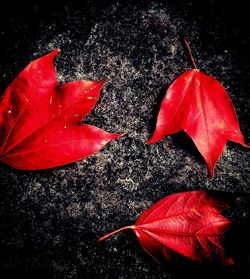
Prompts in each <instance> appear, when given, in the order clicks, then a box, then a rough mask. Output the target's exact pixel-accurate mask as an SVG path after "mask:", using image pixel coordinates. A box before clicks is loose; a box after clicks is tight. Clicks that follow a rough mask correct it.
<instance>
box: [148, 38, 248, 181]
mask: <svg viewBox="0 0 250 279" xmlns="http://www.w3.org/2000/svg"><path fill="white" fill-rule="evenodd" d="M185 42H186V41H185ZM186 45H187V48H188V50H189V52H190V56H191V59H192V61H193V65H194V67H195V69H192V70H190V71H187V72H185V73H184V74H182V75H180V76H179V77H178V78H177V79H176V80H175V81H174V82H173V83H172V84H171V85H170V87H169V88H168V89H167V92H166V95H165V98H164V99H163V101H162V104H161V107H160V111H159V114H158V117H157V122H156V128H155V131H154V134H153V136H152V138H151V139H150V140H149V141H148V142H147V143H148V144H151V143H154V142H157V141H159V140H161V139H162V138H164V137H165V136H167V135H171V134H175V133H177V132H180V131H182V130H183V131H185V132H186V133H187V134H188V135H189V136H190V137H191V139H192V140H193V141H194V143H195V145H196V147H197V148H198V150H199V152H200V153H201V154H202V156H203V157H204V159H205V161H206V163H207V166H208V170H209V174H210V175H211V176H213V175H214V168H215V164H216V162H217V160H218V159H219V157H220V155H221V154H222V152H223V149H224V146H225V145H226V143H227V140H230V141H234V142H238V143H240V144H242V145H243V146H245V147H249V146H248V145H247V144H246V143H245V142H244V138H243V135H242V133H241V131H240V127H239V123H238V120H237V116H236V113H235V110H234V107H233V104H232V102H231V100H230V98H229V96H228V94H227V92H226V90H225V88H224V87H223V86H222V85H221V84H220V83H219V82H218V81H217V80H216V79H214V78H213V77H211V76H208V75H206V74H204V73H202V72H201V71H200V70H198V69H197V67H196V64H195V61H194V58H193V56H192V54H191V51H190V48H189V45H188V43H187V42H186Z"/></svg>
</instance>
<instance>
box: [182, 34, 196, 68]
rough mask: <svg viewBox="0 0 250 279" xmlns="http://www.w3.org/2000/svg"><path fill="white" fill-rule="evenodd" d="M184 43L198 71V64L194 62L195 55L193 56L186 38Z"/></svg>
mask: <svg viewBox="0 0 250 279" xmlns="http://www.w3.org/2000/svg"><path fill="white" fill-rule="evenodd" d="M184 42H185V45H186V47H187V50H188V52H189V55H190V58H191V60H192V63H193V65H194V67H195V69H198V68H197V65H196V63H195V60H194V57H193V54H192V51H191V48H190V45H189V43H188V41H187V39H186V38H185V37H184Z"/></svg>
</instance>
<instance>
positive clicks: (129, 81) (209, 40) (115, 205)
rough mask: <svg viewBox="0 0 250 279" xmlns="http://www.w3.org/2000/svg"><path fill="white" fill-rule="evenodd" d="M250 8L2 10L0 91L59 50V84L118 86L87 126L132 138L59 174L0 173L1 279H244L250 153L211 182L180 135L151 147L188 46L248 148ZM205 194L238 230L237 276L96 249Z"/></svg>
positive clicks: (231, 246) (231, 243) (233, 154)
mask: <svg viewBox="0 0 250 279" xmlns="http://www.w3.org/2000/svg"><path fill="white" fill-rule="evenodd" d="M246 2H247V1H236V2H235V1H225V2H223V1H212V0H206V1H136V2H135V1H111V0H110V1H51V2H50V3H46V2H44V1H33V2H30V1H29V2H19V3H14V2H12V1H9V2H5V3H4V4H3V3H1V7H0V49H1V52H0V81H1V82H0V90H1V92H3V91H4V89H5V88H6V86H7V85H8V84H9V83H10V82H11V81H12V80H13V78H14V77H15V76H16V75H17V74H18V73H19V72H20V71H21V70H22V69H23V68H24V67H25V66H26V65H27V63H28V62H29V61H31V60H33V59H35V58H37V57H40V56H41V55H43V54H45V53H48V52H49V51H50V50H52V49H53V48H55V47H59V48H61V50H62V53H61V54H60V56H59V57H58V59H57V60H56V68H57V71H58V73H59V77H58V79H59V81H61V82H62V81H65V80H74V79H77V78H79V77H81V78H85V79H98V78H100V77H103V76H111V82H110V84H108V85H107V86H106V87H105V88H104V90H103V94H102V96H101V99H100V101H99V103H98V105H97V107H96V108H95V109H94V110H93V112H92V113H91V114H90V116H89V117H88V118H87V119H86V121H88V122H90V123H92V124H94V125H96V126H98V127H101V128H103V129H105V130H108V131H113V132H124V131H125V132H126V135H125V136H124V137H123V138H121V139H119V140H117V141H115V142H112V143H110V144H109V145H107V147H105V148H104V149H103V150H102V151H101V152H100V153H98V154H94V155H92V156H91V157H89V158H86V159H84V160H82V161H80V162H77V163H74V164H70V165H68V166H64V167H60V168H57V169H53V170H46V171H39V172H22V171H18V170H14V169H12V168H10V167H8V166H5V165H4V164H1V165H0V168H1V169H0V181H1V188H0V219H1V222H0V277H1V278H22V277H23V278H184V276H192V277H193V278H196V277H197V278H198V277H201V276H202V277H204V278H205V277H208V278H221V276H227V277H230V276H232V277H233V278H235V277H236V276H238V278H249V275H250V274H249V268H248V265H249V263H250V245H249V243H250V242H249V239H248V237H249V233H250V231H249V224H250V214H249V209H250V197H249V193H250V185H249V181H250V174H249V170H250V164H249V152H248V151H247V150H246V149H244V148H242V147H240V146H239V145H237V144H232V143H229V145H228V148H227V149H226V151H225V152H224V154H223V156H222V157H221V159H220V160H219V162H218V164H217V168H216V173H215V178H214V179H212V180H211V179H209V178H208V177H207V173H206V168H205V164H204V162H203V160H202V159H201V157H200V155H199V154H198V152H197V151H196V149H195V148H194V146H193V144H192V142H191V141H190V140H189V139H188V138H187V137H185V135H183V134H181V135H177V136H173V137H168V138H167V139H164V140H163V141H161V142H160V143H157V144H154V145H152V146H146V145H145V144H144V143H145V141H146V140H147V139H148V138H149V136H150V135H151V134H152V131H153V129H154V122H155V118H156V115H157V111H158V109H159V105H160V102H161V100H162V98H163V96H164V93H165V89H166V87H167V86H168V85H169V84H170V82H171V81H172V80H173V79H174V78H176V77H177V76H178V75H179V74H180V73H182V72H184V71H185V70H187V69H189V68H190V67H191V63H190V60H189V57H188V54H187V52H186V50H185V48H184V45H183V41H182V37H183V35H185V36H186V37H188V38H189V40H190V42H191V46H192V50H193V53H194V56H195V57H196V60H197V63H198V65H199V67H200V68H201V69H202V70H203V71H205V72H207V73H209V74H212V75H213V76H215V77H216V78H217V79H218V80H220V81H221V82H222V84H223V85H224V86H225V87H226V89H227V90H228V92H229V93H230V96H231V98H232V100H233V103H234V104H235V108H236V112H237V115H238V117H239V121H240V123H241V128H242V132H243V134H244V135H245V138H246V142H248V143H249V142H250V139H249V137H250V130H249V111H250V98H249V94H250V90H249V84H250V64H249V62H250V55H249V50H250V31H249V26H250V24H249V21H250V17H249V14H248V7H247V3H246ZM98 30H100V31H98ZM172 46H174V48H173V51H172V52H171V51H170V49H171V47H172ZM106 50H109V51H108V52H106ZM79 65H80V66H79ZM133 71H134V72H133ZM201 188H202V189H209V190H217V191H220V192H222V193H224V194H227V195H229V196H230V199H231V200H232V207H231V209H229V210H227V211H225V212H224V214H226V215H227V216H228V217H230V218H231V219H232V220H233V225H232V227H231V230H230V231H229V232H228V233H227V235H226V238H225V246H226V247H227V252H228V253H229V254H232V255H233V256H234V258H235V260H236V265H235V267H233V268H232V269H228V268H220V267H216V264H214V265H212V266H208V267H207V266H206V265H197V264H194V263H191V262H186V261H185V260H183V261H181V262H180V263H177V264H176V265H175V264H173V265H172V264H169V263H167V264H166V265H165V266H160V265H158V264H157V263H155V262H154V261H153V260H152V259H151V258H149V257H148V256H147V255H146V254H145V253H144V252H143V250H142V249H141V248H140V247H139V244H138V242H137V240H136V237H135V236H134V235H133V233H131V232H124V233H123V234H121V235H119V236H117V237H114V238H112V239H110V240H108V241H106V242H105V243H102V244H97V243H96V239H97V238H98V237H100V236H102V235H103V234H105V233H107V232H109V231H111V230H113V229H116V228H119V227H121V226H125V225H129V224H132V223H134V222H135V220H136V219H137V218H138V216H139V215H140V214H141V213H142V211H143V210H145V209H146V208H147V207H149V206H150V205H152V204H153V203H155V202H156V201H157V200H159V199H160V198H162V197H164V196H165V195H167V194H170V193H175V192H179V191H185V190H193V189H201Z"/></svg>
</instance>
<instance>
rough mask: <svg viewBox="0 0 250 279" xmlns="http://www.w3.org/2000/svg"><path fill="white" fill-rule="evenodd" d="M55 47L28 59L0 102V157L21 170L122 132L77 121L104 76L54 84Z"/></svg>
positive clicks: (59, 161) (62, 159) (95, 147)
mask: <svg viewBox="0 0 250 279" xmlns="http://www.w3.org/2000/svg"><path fill="white" fill-rule="evenodd" d="M58 53H59V50H58V49H55V50H54V51H52V52H51V53H49V54H47V55H45V56H43V57H41V58H39V59H37V60H34V61H32V62H31V63H30V64H29V65H28V66H27V67H26V68H25V69H24V70H23V71H22V72H21V73H20V74H19V75H18V76H17V78H16V79H15V80H14V81H13V82H12V83H11V84H10V85H9V86H8V88H7V89H6V91H5V92H4V94H3V96H2V100H1V102H0V135H1V138H0V160H1V161H3V162H4V163H6V164H8V165H10V166H12V167H15V168H18V169H23V170H38V169H47V168H52V167H56V166H60V165H64V164H68V163H71V162H74V161H76V160H79V159H82V158H84V157H86V156H89V155H91V154H92V153H94V152H97V151H99V150H100V149H101V148H102V147H103V146H104V145H105V144H106V143H108V142H109V141H111V140H113V139H115V138H117V137H119V136H121V134H110V133H107V132H105V131H103V130H101V129H99V128H97V127H94V126H91V125H86V124H83V125H80V124H81V120H82V118H84V117H85V116H86V115H87V114H88V113H89V112H90V110H91V109H92V108H93V107H94V106H95V104H96V102H97V101H98V99H99V94H100V91H101V89H102V86H103V84H104V82H105V80H102V81H87V80H78V81H74V82H68V83H63V84H58V82H57V79H56V71H55V68H54V65H53V60H54V58H55V56H56V55H57V54H58Z"/></svg>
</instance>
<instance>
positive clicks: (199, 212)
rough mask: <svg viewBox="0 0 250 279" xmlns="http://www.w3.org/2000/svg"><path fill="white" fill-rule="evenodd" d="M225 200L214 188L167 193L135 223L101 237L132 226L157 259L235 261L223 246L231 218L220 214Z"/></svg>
mask: <svg viewBox="0 0 250 279" xmlns="http://www.w3.org/2000/svg"><path fill="white" fill-rule="evenodd" d="M226 206H227V205H226V203H225V202H224V201H223V200H222V199H221V198H218V197H216V196H215V195H213V194H212V193H211V192H208V191H204V190H199V191H191V192H182V193H178V194H172V195H170V196H167V197H165V198H163V199H161V200H160V201H158V202H157V203H156V204H154V205H153V206H151V207H150V208H148V209H147V210H145V211H144V212H143V213H142V215H141V216H140V217H139V218H138V220H137V221H136V223H135V225H132V226H126V227H124V228H121V229H118V230H116V231H114V232H111V233H109V234H107V235H105V236H104V237H101V238H100V239H99V241H101V240H104V239H106V238H107V237H109V236H111V235H113V234H115V233H117V232H120V231H122V230H125V229H132V230H133V231H134V232H135V234H136V236H137V237H138V240H139V242H140V244H141V246H142V247H143V249H144V250H145V251H146V252H147V253H148V254H149V255H151V256H152V257H153V258H154V259H155V260H157V261H158V262H163V261H164V260H171V259H172V258H173V257H176V255H182V256H185V257H187V258H189V259H191V260H194V261H198V262H202V261H204V260H212V259H213V258H214V256H215V255H216V256H217V257H219V258H220V260H221V264H223V265H232V264H233V263H234V261H233V259H232V258H230V257H227V256H226V254H225V252H224V248H223V247H222V237H223V234H224V232H225V231H226V230H227V229H228V226H229V224H230V221H229V220H228V219H227V218H225V217H223V216H222V215H220V211H221V210H222V209H223V208H224V207H226Z"/></svg>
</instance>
